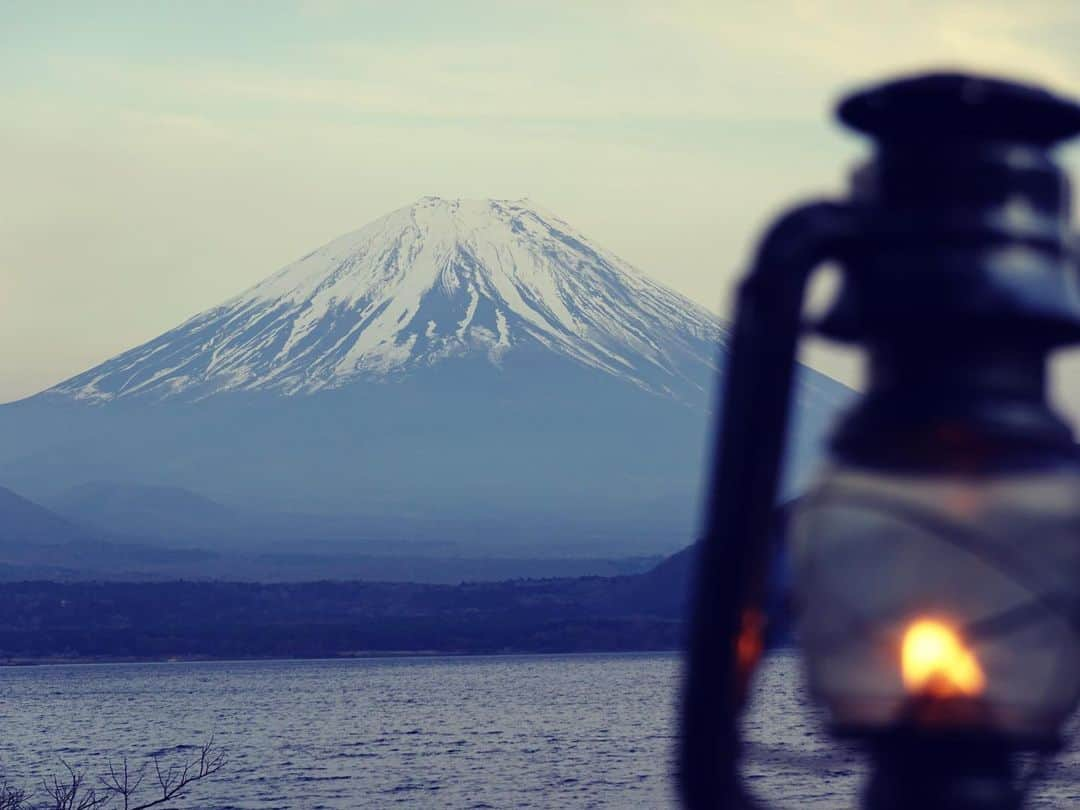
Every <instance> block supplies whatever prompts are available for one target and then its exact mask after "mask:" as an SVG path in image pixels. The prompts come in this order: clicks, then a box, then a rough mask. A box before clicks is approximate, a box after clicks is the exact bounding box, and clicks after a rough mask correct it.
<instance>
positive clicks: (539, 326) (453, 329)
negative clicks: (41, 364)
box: [52, 198, 723, 404]
mask: <svg viewBox="0 0 1080 810" xmlns="http://www.w3.org/2000/svg"><path fill="white" fill-rule="evenodd" d="M722 334H723V329H722V327H721V326H720V324H719V322H718V321H717V319H716V318H715V317H714V316H712V315H710V314H709V313H708V312H706V311H705V310H703V309H702V308H701V307H699V306H697V305H696V304H693V303H692V302H690V301H689V300H687V299H686V298H683V297H682V296H680V295H678V294H676V293H674V292H672V291H670V290H668V289H666V288H664V287H662V286H660V285H659V284H657V283H656V282H654V281H652V280H650V279H649V278H647V277H646V276H644V275H643V274H641V273H640V272H638V271H637V270H635V269H634V268H632V267H631V266H629V265H628V264H626V263H625V262H623V261H621V260H620V259H618V258H617V257H616V256H614V255H611V254H609V253H607V252H605V251H603V250H602V249H600V248H598V247H596V246H593V245H592V244H590V243H589V242H588V240H586V239H585V237H584V236H582V235H581V234H579V233H577V232H576V231H574V229H573V228H571V227H570V226H569V225H567V224H566V223H565V222H563V221H562V220H560V219H558V218H557V217H555V216H553V215H551V214H548V213H546V212H543V211H541V210H540V209H538V208H536V207H535V206H530V205H528V204H527V203H525V202H524V201H519V202H504V201H494V200H480V201H468V200H466V201H461V200H454V201H445V200H440V199H437V198H425V199H423V200H420V201H419V202H417V203H416V204H414V205H412V206H410V207H408V208H403V209H400V210H398V211H395V212H393V213H391V214H389V215H387V216H385V217H383V218H381V219H379V220H377V221H375V222H373V223H371V224H370V225H368V226H366V227H364V228H361V229H360V230H358V231H355V232H354V233H350V234H348V235H346V236H343V237H341V238H340V239H336V240H334V241H333V242H331V243H330V244H328V245H325V246H324V247H322V248H320V249H318V250H316V251H314V252H312V253H310V254H308V255H307V256H305V257H304V258H302V259H300V260H299V261H297V262H295V263H293V264H291V265H289V266H287V267H285V268H284V269H282V270H280V271H279V272H277V273H275V274H274V275H272V276H271V277H270V278H268V279H266V280H265V281H263V282H262V283H260V284H258V285H257V286H255V287H254V288H252V289H250V290H248V291H247V292H245V293H243V294H241V295H239V296H237V297H236V298H234V299H232V300H231V301H228V302H226V303H225V304H223V305H222V306H220V307H216V308H214V309H211V310H209V311H207V312H205V313H202V314H201V315H198V316H196V317H194V318H192V319H191V320H189V321H187V322H186V323H184V324H182V325H181V326H180V327H178V328H177V329H174V330H172V331H170V332H167V333H166V334H164V335H162V336H161V337H160V338H158V339H156V340H153V341H151V342H149V343H147V344H145V345H144V346H140V347H138V348H137V349H134V350H132V351H130V352H126V353H124V354H122V355H120V356H119V357H117V358H115V359H114V360H112V361H110V362H108V363H105V364H103V365H102V366H99V367H97V368H95V369H92V370H90V371H88V372H86V373H84V374H81V375H79V376H77V377H75V378H74V379H72V380H69V381H67V382H65V383H63V384H61V385H59V386H57V387H56V388H54V389H52V392H53V393H55V394H59V395H66V396H70V397H72V398H74V399H84V400H91V401H100V400H113V399H117V398H122V397H132V396H138V395H143V396H151V397H157V398H169V397H183V398H199V397H205V396H208V395H210V394H214V393H220V392H224V391H256V390H270V391H277V392H281V393H284V394H298V393H312V392H315V391H320V390H325V389H329V388H337V387H340V386H342V385H346V384H349V383H350V382H354V381H357V380H363V379H368V380H370V379H381V378H385V377H386V376H388V375H393V374H406V373H409V372H410V371H415V370H417V369H421V368H423V367H425V366H430V365H433V364H435V363H438V362H441V361H443V360H446V359H449V358H453V357H462V356H467V355H472V356H481V357H485V358H486V359H487V360H488V361H489V362H490V363H492V364H494V365H499V364H500V363H501V362H502V361H503V360H504V358H505V356H506V355H507V354H508V353H509V352H512V351H515V350H520V349H522V348H543V349H547V350H549V351H550V352H552V353H555V354H557V355H561V356H563V357H567V358H571V359H573V360H575V361H577V362H579V363H582V364H584V365H586V366H589V367H592V368H595V369H598V370H602V371H604V372H606V373H608V374H611V375H614V376H617V377H620V378H622V379H625V380H627V381H629V382H632V383H634V384H636V385H638V386H641V387H642V388H645V389H647V390H650V391H654V392H658V393H663V394H666V395H670V396H673V397H675V398H680V399H685V400H689V401H692V402H695V403H698V404H700V403H701V402H703V401H704V399H705V398H706V396H707V391H705V390H704V389H703V387H702V378H701V374H700V368H701V367H702V366H704V367H705V368H711V367H712V365H713V363H714V359H715V355H716V344H717V341H718V340H719V339H720V337H721V336H722Z"/></svg>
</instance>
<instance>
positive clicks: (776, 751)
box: [0, 653, 1080, 810]
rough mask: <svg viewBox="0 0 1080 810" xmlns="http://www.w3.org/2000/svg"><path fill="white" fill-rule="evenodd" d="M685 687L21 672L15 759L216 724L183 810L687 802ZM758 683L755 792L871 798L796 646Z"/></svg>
mask: <svg viewBox="0 0 1080 810" xmlns="http://www.w3.org/2000/svg"><path fill="white" fill-rule="evenodd" d="M678 682H679V661H678V659H677V657H675V656H672V655H618V656H605V655H581V656H550V657H491V658H428V659H420V658H412V659H392V660H388V659H382V660H350V661H275V662H242V663H232V662H222V663H177V664H118V665H79V666H49V667H27V668H9V669H3V670H0V766H2V768H3V770H4V772H5V773H6V774H7V776H8V777H9V778H11V779H13V780H14V781H17V782H21V783H24V784H37V783H38V782H39V780H40V777H41V776H43V775H45V774H47V773H50V772H54V771H57V769H58V768H59V763H58V762H57V758H58V757H63V758H64V759H66V760H68V761H69V762H71V763H72V764H75V765H79V766H82V767H85V768H86V769H87V770H88V771H91V772H97V771H100V770H101V769H102V768H103V767H104V766H105V764H106V761H107V759H108V757H109V756H110V755H111V756H113V757H116V756H118V755H120V754H122V753H124V752H127V753H129V754H132V755H135V754H139V755H141V754H145V753H147V752H150V751H156V750H160V749H168V748H171V747H173V746H176V745H180V744H185V743H198V742H200V741H202V740H203V739H204V738H205V737H206V736H208V735H209V734H210V733H213V734H215V735H216V738H217V740H218V742H219V743H220V744H221V745H222V746H223V747H224V748H225V749H226V750H227V753H228V764H227V767H226V769H225V770H224V771H223V772H222V773H220V774H218V775H216V776H215V777H213V778H212V780H207V781H206V782H204V783H202V784H200V785H198V786H197V787H196V788H195V790H194V791H193V793H192V796H191V799H190V800H189V801H188V802H187V803H186V804H184V805H183V806H184V807H200V808H251V809H253V810H254V809H255V808H259V809H260V810H261V809H262V808H381V807H410V808H413V807H416V808H426V807H431V808H518V807H535V808H578V807H580V808H652V807H657V808H663V807H672V806H673V805H674V799H673V792H672V785H671V778H670V772H671V750H672V742H673V740H672V734H673V730H674V720H675V717H674V704H675V699H676V695H677V689H678ZM757 689H758V699H757V700H756V702H755V705H754V707H753V709H752V711H751V713H750V716H749V717H748V718H747V723H746V731H747V737H748V738H749V740H750V743H751V744H750V752H751V756H750V759H749V761H748V762H747V764H746V769H745V770H746V776H747V778H748V780H749V782H750V784H751V785H752V787H753V789H754V791H755V792H756V793H757V794H758V795H759V796H761V797H762V798H765V799H768V800H770V801H773V802H776V803H777V804H778V805H780V806H785V805H786V806H792V807H794V806H798V807H801V808H843V807H850V806H852V804H853V802H854V797H855V796H856V795H857V791H858V788H859V784H860V782H861V780H862V775H863V772H862V765H861V759H860V758H859V756H858V755H857V754H856V753H855V752H851V751H844V750H837V749H836V748H835V747H834V746H832V745H830V744H829V743H828V742H827V741H826V740H825V739H823V737H822V736H821V734H820V733H819V731H818V728H817V721H816V719H815V717H814V715H813V713H812V712H809V711H808V710H807V708H806V703H805V697H804V694H803V689H802V686H801V679H800V677H799V668H798V666H797V660H796V659H795V658H794V656H792V655H791V654H786V653H785V654H779V655H776V656H773V657H772V658H771V659H770V660H769V661H768V662H767V665H766V667H765V668H764V670H763V672H762V673H761V675H760V676H759V680H758V687H757ZM766 698H767V699H766ZM1078 764H1080V761H1078V759H1077V757H1076V756H1075V755H1072V754H1070V755H1066V756H1065V757H1063V758H1062V760H1061V761H1060V762H1059V763H1058V764H1056V765H1055V767H1054V768H1053V769H1052V771H1051V773H1050V774H1049V779H1048V781H1046V782H1045V783H1043V784H1042V788H1041V791H1040V793H1039V796H1038V797H1037V798H1036V800H1035V801H1033V802H1032V805H1031V806H1032V807H1062V808H1064V807H1074V806H1078V802H1080V789H1078V785H1080V779H1078V780H1076V782H1074V780H1073V777H1074V776H1076V775H1077V767H1078Z"/></svg>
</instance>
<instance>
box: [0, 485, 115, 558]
mask: <svg viewBox="0 0 1080 810" xmlns="http://www.w3.org/2000/svg"><path fill="white" fill-rule="evenodd" d="M92 539H95V536H94V533H93V532H91V531H89V530H87V529H85V528H83V527H81V526H78V525H76V524H75V523H73V522H72V521H70V520H68V519H66V518H64V517H61V516H60V515H58V514H56V513H55V512H52V511H50V510H49V509H46V508H45V507H44V506H40V505H39V504H36V503H34V502H33V501H30V500H28V499H26V498H24V497H22V496H21V495H19V494H17V493H15V492H13V491H12V490H10V489H7V488H6V487H0V545H4V546H6V545H15V544H31V545H36V546H41V545H47V544H48V545H55V544H61V543H73V542H82V541H88V540H92Z"/></svg>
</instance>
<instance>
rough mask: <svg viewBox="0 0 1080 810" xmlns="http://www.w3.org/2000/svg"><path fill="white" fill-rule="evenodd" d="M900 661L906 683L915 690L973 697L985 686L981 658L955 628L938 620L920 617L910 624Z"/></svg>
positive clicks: (916, 691)
mask: <svg viewBox="0 0 1080 810" xmlns="http://www.w3.org/2000/svg"><path fill="white" fill-rule="evenodd" d="M900 663H901V674H902V675H903V679H904V686H905V688H906V689H907V690H908V691H909V692H912V693H919V694H924V695H929V696H932V697H937V698H951V697H972V696H975V695H978V694H979V693H981V692H982V690H983V688H984V687H985V685H986V676H985V675H983V671H982V667H981V666H980V665H979V659H978V658H976V657H975V654H974V653H973V652H972V651H971V650H969V649H968V648H967V647H966V646H964V643H963V641H962V640H961V639H960V636H959V635H958V634H957V633H956V631H955V630H953V629H952V628H951V627H949V626H948V625H947V624H945V623H943V622H940V621H937V620H935V619H919V620H917V621H915V622H913V623H912V625H911V626H910V627H908V629H907V631H906V632H905V633H904V640H903V643H902V645H901V654H900Z"/></svg>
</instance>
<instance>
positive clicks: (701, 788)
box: [680, 74, 1080, 810]
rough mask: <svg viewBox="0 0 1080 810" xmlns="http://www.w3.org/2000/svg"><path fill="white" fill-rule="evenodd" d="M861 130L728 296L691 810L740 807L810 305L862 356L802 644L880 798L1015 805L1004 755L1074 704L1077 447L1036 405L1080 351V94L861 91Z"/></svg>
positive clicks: (825, 489) (826, 476) (703, 558)
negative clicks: (1077, 176)
mask: <svg viewBox="0 0 1080 810" xmlns="http://www.w3.org/2000/svg"><path fill="white" fill-rule="evenodd" d="M839 115H840V118H841V119H842V120H843V121H844V123H846V124H847V125H849V126H850V127H852V128H854V129H856V130H857V131H859V132H861V133H863V134H866V135H869V136H870V137H872V138H873V139H874V140H875V143H876V150H875V153H874V155H873V157H872V158H871V159H870V160H869V161H868V162H867V163H866V164H865V165H863V166H861V167H859V168H858V169H857V170H856V172H855V173H854V174H853V176H852V184H851V194H850V197H849V199H847V200H842V201H839V202H819V203H811V204H809V205H806V206H803V207H800V208H797V209H795V210H794V211H791V212H789V213H787V214H785V215H784V216H783V217H781V219H780V220H779V221H778V222H777V223H776V224H775V225H774V226H773V227H772V228H771V229H770V230H769V232H768V233H767V234H766V236H765V237H764V239H763V240H762V242H761V245H760V247H759V250H758V253H757V255H756V257H755V261H754V264H753V266H752V268H751V270H750V272H749V274H748V275H747V277H746V279H745V280H744V282H743V283H742V285H741V287H740V290H739V297H738V300H737V309H736V317H735V328H734V341H733V348H732V354H731V358H730V361H729V363H728V367H727V371H726V379H725V381H724V390H723V406H722V411H721V414H720V423H719V430H718V431H717V448H716V453H715V467H714V471H713V478H712V482H711V487H712V488H711V500H710V504H709V511H708V519H707V524H706V529H705V537H704V539H703V542H702V544H701V548H700V555H699V569H698V570H699V581H698V585H697V591H696V597H695V602H694V617H693V623H692V629H691V642H690V655H689V666H688V669H687V676H686V683H685V688H684V697H683V699H684V708H683V725H682V738H681V749H680V787H681V792H682V797H683V800H684V804H685V805H686V806H687V807H689V808H694V810H697V809H698V808H702V809H703V808H710V810H711V809H712V808H718V807H741V806H746V805H747V804H748V802H749V800H748V799H747V798H746V796H745V794H744V791H743V790H742V787H741V784H740V781H739V778H738V759H739V753H740V743H739V734H738V717H739V713H740V711H741V709H742V705H743V702H744V700H745V697H746V693H747V690H748V687H749V683H750V679H751V677H752V675H753V672H754V669H755V667H756V665H757V661H758V658H759V656H760V650H761V648H762V645H761V638H762V635H763V633H764V632H765V630H766V628H765V623H764V622H763V621H762V616H763V612H762V605H763V590H764V579H765V572H766V571H767V569H768V567H769V564H770V558H771V555H772V554H773V552H774V550H773V549H772V548H770V545H769V544H770V539H769V538H770V516H771V514H772V510H773V508H774V502H775V498H776V496H777V480H778V477H779V473H780V470H781V458H782V453H783V449H784V428H785V425H786V423H787V409H788V399H789V395H790V388H791V377H792V370H793V367H794V357H795V348H796V342H797V338H798V334H799V332H800V330H801V329H802V328H803V326H804V325H803V324H802V323H801V313H802V309H803V297H804V291H805V288H806V284H807V281H808V279H809V277H810V275H811V274H812V272H813V271H814V270H815V269H816V268H817V267H818V266H820V265H821V264H822V263H824V262H827V261H833V262H835V263H836V264H838V265H839V267H840V269H841V272H842V279H843V284H842V287H841V291H840V294H839V297H838V299H837V302H836V304H835V305H834V307H833V309H832V310H831V311H830V312H829V313H828V314H827V315H826V316H825V318H824V319H823V320H822V321H821V322H820V323H818V324H811V325H810V327H811V328H813V329H815V330H816V331H818V332H819V333H821V334H822V335H824V336H826V337H828V338H832V339H834V340H839V341H844V342H849V343H856V344H859V345H861V346H862V347H864V349H865V351H866V354H867V357H868V387H867V392H866V394H865V395H864V397H863V398H862V399H861V401H860V402H859V404H858V405H857V406H856V407H855V408H854V410H853V411H852V412H851V413H849V414H847V415H845V417H844V418H843V419H842V420H841V422H840V424H839V425H838V426H837V428H836V431H835V434H834V436H833V438H832V442H831V447H830V455H831V461H830V462H829V464H828V466H827V467H826V468H825V469H824V470H823V471H822V472H821V474H820V476H819V478H818V482H817V484H816V485H815V486H813V487H812V488H811V489H810V491H809V492H808V493H807V494H806V495H805V496H804V497H803V498H801V499H800V501H799V503H798V504H797V506H796V507H795V509H794V510H793V511H794V515H793V518H792V520H791V526H790V537H791V544H792V559H793V561H794V566H795V575H796V593H795V602H796V607H797V618H798V626H799V640H800V644H801V646H802V648H803V654H804V659H805V661H806V664H807V669H808V675H809V680H810V685H811V688H812V690H813V692H814V694H815V695H816V697H817V698H818V699H819V700H820V701H821V702H822V703H823V704H824V706H825V708H826V709H827V710H828V713H829V716H830V718H831V721H832V724H833V729H834V731H836V732H839V733H844V734H848V735H854V736H856V737H857V738H859V739H861V740H863V741H865V742H866V743H867V746H868V748H869V750H870V751H871V752H872V755H873V757H874V760H875V766H874V776H873V777H872V780H871V784H870V787H869V789H868V791H867V793H866V797H865V801H866V804H867V806H868V807H872V808H879V810H880V809H883V808H892V807H898V808H899V807H905V806H908V807H910V806H915V804H919V805H921V806H922V807H923V808H924V810H926V809H928V808H939V807H940V808H957V809H958V808H1011V807H1018V806H1019V803H1020V801H1021V791H1020V790H1019V789H1018V787H1017V785H1016V783H1015V779H1014V769H1013V763H1014V759H1015V757H1014V754H1015V752H1017V751H1022V750H1026V749H1042V750H1052V749H1053V748H1054V747H1055V746H1056V745H1057V743H1058V742H1059V739H1060V731H1061V727H1062V723H1063V722H1064V720H1065V718H1066V717H1067V716H1068V714H1069V713H1070V712H1071V711H1072V710H1073V708H1074V707H1075V705H1076V702H1077V699H1078V697H1080V639H1078V628H1080V454H1078V453H1077V449H1076V444H1075V441H1074V439H1073V435H1072V432H1071V429H1070V428H1069V427H1068V426H1067V425H1066V423H1065V422H1064V421H1063V420H1062V419H1061V418H1060V417H1059V416H1057V415H1056V414H1055V413H1054V412H1053V410H1052V409H1051V407H1050V406H1049V404H1048V402H1047V397H1046V362H1047V358H1048V356H1049V355H1050V353H1051V352H1053V351H1054V350H1056V349H1057V348H1060V347H1062V346H1066V345H1069V344H1073V343H1077V342H1080V295H1078V285H1080V278H1078V267H1077V254H1076V248H1075V243H1074V242H1073V241H1072V236H1071V234H1070V231H1069V223H1070V208H1069V205H1070V201H1069V186H1068V180H1067V177H1066V175H1065V174H1064V172H1063V171H1062V170H1061V169H1060V168H1059V167H1058V166H1057V165H1056V163H1055V162H1054V160H1053V155H1052V151H1051V150H1052V148H1053V147H1054V146H1055V145H1056V144H1057V143H1059V142H1061V141H1063V140H1065V139H1067V138H1069V137H1071V136H1073V135H1075V134H1077V133H1080V106H1078V105H1076V104H1074V103H1072V102H1069V101H1067V100H1064V99H1061V98H1059V97H1056V96H1053V95H1051V94H1049V93H1047V92H1045V91H1042V90H1039V89H1037V88H1032V87H1029V86H1025V85H1018V84H1014V83H1009V82H1004V81H999V80H993V79H986V78H979V77H971V76H963V75H956V74H938V75H927V76H920V77H913V78H908V79H903V80H899V81H896V82H891V83H888V84H884V85H881V86H879V87H875V88H871V89H869V90H867V91H865V92H862V93H858V94H856V95H854V96H852V97H850V98H848V99H847V100H846V101H844V102H843V103H842V104H841V106H840V108H839Z"/></svg>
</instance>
